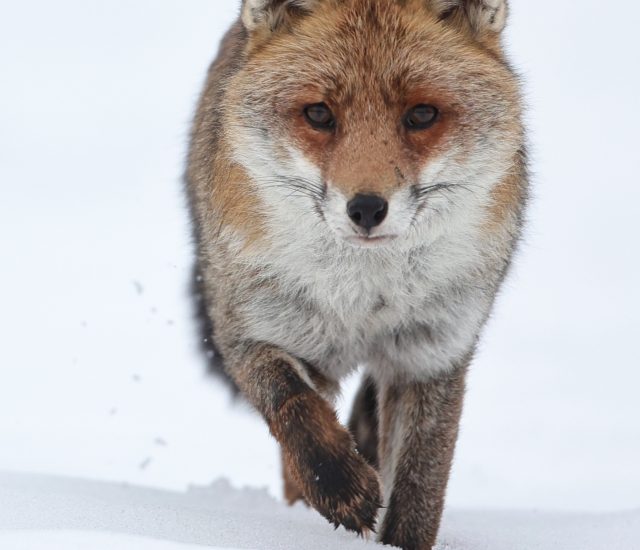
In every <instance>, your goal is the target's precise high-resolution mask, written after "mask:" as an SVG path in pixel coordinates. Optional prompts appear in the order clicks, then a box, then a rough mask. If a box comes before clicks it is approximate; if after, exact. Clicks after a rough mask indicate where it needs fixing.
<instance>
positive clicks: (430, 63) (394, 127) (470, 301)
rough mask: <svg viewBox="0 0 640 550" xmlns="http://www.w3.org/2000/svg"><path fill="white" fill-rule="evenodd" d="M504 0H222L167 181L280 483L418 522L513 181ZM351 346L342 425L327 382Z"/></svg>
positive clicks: (487, 299)
mask: <svg viewBox="0 0 640 550" xmlns="http://www.w3.org/2000/svg"><path fill="white" fill-rule="evenodd" d="M507 10H508V6H507V2H506V0H244V2H243V3H242V7H241V16H240V18H239V20H238V21H237V22H236V23H235V24H234V25H233V27H232V28H231V29H230V30H229V31H228V33H227V35H226V36H225V38H224V39H223V42H222V44H221V47H220V51H219V54H218V57H217V59H216V60H215V61H214V63H213V65H212V66H211V69H210V72H209V77H208V81H207V84H206V87H205V90H204V93H203V95H202V97H201V100H200V105H199V109H198V111H197V115H196V118H195V123H194V128H193V134H192V142H191V148H190V154H189V160H188V169H187V185H188V192H189V197H190V204H191V208H192V212H193V217H194V227H195V234H196V238H197V247H198V265H199V273H200V277H201V282H202V287H203V291H204V299H205V305H206V310H207V313H208V315H209V317H210V319H211V321H212V327H213V330H212V334H210V337H211V338H212V339H213V341H214V342H215V345H216V347H217V349H218V350H219V351H220V355H221V357H222V360H223V362H224V366H225V370H226V372H227V373H228V374H229V375H230V376H231V378H232V379H233V380H234V381H235V383H236V384H237V386H238V388H239V389H240V391H241V392H242V393H243V394H244V395H245V396H246V398H247V399H248V400H249V401H250V403H251V404H252V405H253V406H254V407H255V409H256V410H257V411H258V412H259V413H260V414H261V415H262V416H263V417H264V419H265V421H266V423H267V425H268V427H269V429H270V431H271V433H272V434H273V436H274V437H275V438H276V439H277V441H278V442H279V444H280V446H281V448H282V457H283V472H284V482H285V495H286V497H287V499H288V500H289V501H290V502H295V501H296V500H299V499H303V500H304V501H306V502H307V503H308V504H309V505H310V506H312V507H313V508H315V509H316V510H317V511H318V512H320V513H321V514H322V515H323V516H325V517H326V518H327V519H328V520H329V521H330V522H331V523H333V524H334V525H335V526H340V525H341V526H344V527H345V528H346V529H348V530H351V531H355V532H356V533H359V534H364V533H367V532H371V531H375V532H377V533H378V536H379V540H380V541H381V542H382V543H384V544H389V545H394V546H397V547H400V548H404V549H407V550H428V549H431V548H432V547H433V545H434V544H435V541H436V537H437V533H438V529H439V525H440V520H441V516H442V511H443V507H444V500H445V492H446V486H447V482H448V478H449V472H450V467H451V462H452V458H453V454H454V447H455V443H456V439H457V432H458V424H459V419H460V414H461V409H462V401H463V394H464V390H465V374H466V371H467V368H468V365H469V363H470V361H471V359H472V356H473V354H474V350H475V347H476V343H477V341H478V338H479V334H480V332H481V329H482V327H483V325H484V323H485V321H486V320H487V317H488V315H489V313H490V311H491V308H492V304H493V302H494V299H495V296H496V293H497V291H498V289H499V287H500V285H501V283H502V280H503V278H504V276H505V273H506V271H507V269H508V267H509V264H510V261H511V257H512V254H513V251H514V248H515V247H516V244H517V242H518V240H519V236H520V233H521V226H522V219H523V211H524V207H525V204H526V199H527V187H528V185H527V169H526V153H525V141H526V140H525V132H524V129H523V124H522V116H521V114H522V113H521V111H522V107H521V97H520V90H519V82H518V78H517V77H516V76H515V75H514V72H513V71H512V69H511V68H510V66H509V64H508V62H507V60H506V59H505V55H504V52H503V49H502V45H501V32H502V30H503V28H504V26H505V22H506V19H507ZM359 366H362V367H364V369H365V375H364V382H363V386H362V389H361V390H360V393H359V394H358V396H357V399H356V403H355V406H354V410H353V413H352V418H351V421H350V423H349V426H348V427H344V426H342V425H341V424H340V423H339V421H338V420H337V417H336V413H335V411H334V408H333V402H334V400H335V397H336V395H337V393H338V391H339V387H340V382H341V381H342V380H343V379H344V378H345V377H346V376H347V375H348V374H350V373H352V372H353V371H354V370H355V369H357V368H358V367H359Z"/></svg>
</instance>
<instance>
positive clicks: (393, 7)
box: [246, 0, 508, 108]
mask: <svg viewBox="0 0 640 550" xmlns="http://www.w3.org/2000/svg"><path fill="white" fill-rule="evenodd" d="M427 5H428V4H427V2H426V1H425V0H404V1H397V0H346V1H342V2H330V1H325V2H320V3H319V4H318V5H317V7H316V8H314V9H313V11H312V12H311V13H309V14H308V15H307V16H305V17H303V18H301V19H300V20H299V21H297V22H296V23H295V25H294V26H292V27H290V28H283V29H282V30H279V31H278V32H276V33H274V35H273V36H269V37H268V38H266V39H264V38H257V39H254V40H252V41H250V43H249V52H248V63H247V66H246V72H247V73H248V74H250V75H251V80H250V82H251V85H252V87H253V89H254V90H256V91H255V95H258V96H259V95H262V96H265V95H269V94H273V99H278V98H279V97H281V98H283V99H285V98H289V97H291V96H292V95H293V96H295V95H296V94H297V95H305V94H306V95H307V96H309V97H311V98H312V97H313V96H314V95H315V96H316V97H317V98H318V99H319V98H323V99H329V100H332V101H334V102H335V104H336V105H340V106H341V107H342V108H349V107H350V106H351V105H352V104H354V103H357V102H358V101H359V100H360V99H361V98H362V96H363V94H366V96H367V103H369V104H374V103H375V102H384V103H385V104H387V105H390V104H394V103H403V102H404V101H406V99H407V96H411V95H415V94H416V91H420V90H421V89H422V91H429V90H433V89H434V88H435V89H438V88H439V89H441V90H442V89H444V90H446V89H453V90H455V91H458V92H463V91H464V90H463V88H464V86H463V85H462V83H461V82H460V78H465V76H466V77H469V79H474V80H476V81H478V80H484V81H485V85H486V87H489V88H493V87H495V86H496V83H497V82H499V81H500V80H501V79H500V78H498V79H496V78H495V73H496V72H497V73H505V72H507V73H508V69H507V68H506V66H505V65H504V64H503V63H502V61H501V59H500V57H499V54H496V53H495V52H494V51H491V50H489V49H487V48H486V47H483V46H481V45H479V44H478V43H477V42H475V41H474V40H472V39H471V38H470V37H469V36H466V35H465V33H464V32H459V31H456V30H454V29H452V28H451V27H449V26H447V25H445V24H443V23H442V22H441V21H439V20H438V18H437V17H436V15H435V14H433V13H432V12H431V11H429V9H428V8H427ZM499 76H500V75H499ZM501 76H502V77H503V78H502V80H504V76H505V75H504V74H502V75H501ZM257 82H259V83H260V84H261V87H260V88H259V89H256V86H255V84H256V83H257Z"/></svg>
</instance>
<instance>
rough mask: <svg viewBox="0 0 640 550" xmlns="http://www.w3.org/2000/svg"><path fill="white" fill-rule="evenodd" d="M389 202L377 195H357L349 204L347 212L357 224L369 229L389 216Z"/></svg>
mask: <svg viewBox="0 0 640 550" xmlns="http://www.w3.org/2000/svg"><path fill="white" fill-rule="evenodd" d="M388 212H389V203H388V202H387V201H386V200H384V199H383V198H382V197H378V196H376V195H356V196H355V197H354V199H353V200H352V201H351V202H350V203H349V204H347V213H348V214H349V217H350V218H351V219H352V220H353V222H354V223H355V224H356V225H359V226H360V227H364V228H365V229H366V230H367V231H369V230H370V229H371V228H372V227H376V226H377V225H380V224H381V223H382V222H383V221H384V219H385V218H386V217H387V213H388Z"/></svg>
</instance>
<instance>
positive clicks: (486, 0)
mask: <svg viewBox="0 0 640 550" xmlns="http://www.w3.org/2000/svg"><path fill="white" fill-rule="evenodd" d="M429 4H430V6H431V8H432V9H433V10H434V11H435V12H436V14H437V15H438V17H440V19H441V20H443V21H449V20H450V21H453V22H454V23H457V24H459V23H466V24H467V25H469V26H470V27H471V29H472V31H473V32H474V34H475V35H476V36H478V37H480V38H483V37H486V36H487V35H489V36H490V35H494V36H495V35H499V34H500V33H501V32H502V31H503V30H504V27H505V25H506V23H507V15H508V12H509V5H508V1H507V0H429Z"/></svg>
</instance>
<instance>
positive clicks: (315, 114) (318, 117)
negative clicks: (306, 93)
mask: <svg viewBox="0 0 640 550" xmlns="http://www.w3.org/2000/svg"><path fill="white" fill-rule="evenodd" d="M304 117H305V118H306V119H307V122H308V123H309V124H310V125H311V126H312V127H313V128H315V129H316V130H333V128H334V127H335V125H336V119H335V117H334V116H333V113H332V112H331V109H329V107H328V105H327V104H326V103H314V104H313V105H307V106H306V107H305V108H304Z"/></svg>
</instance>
